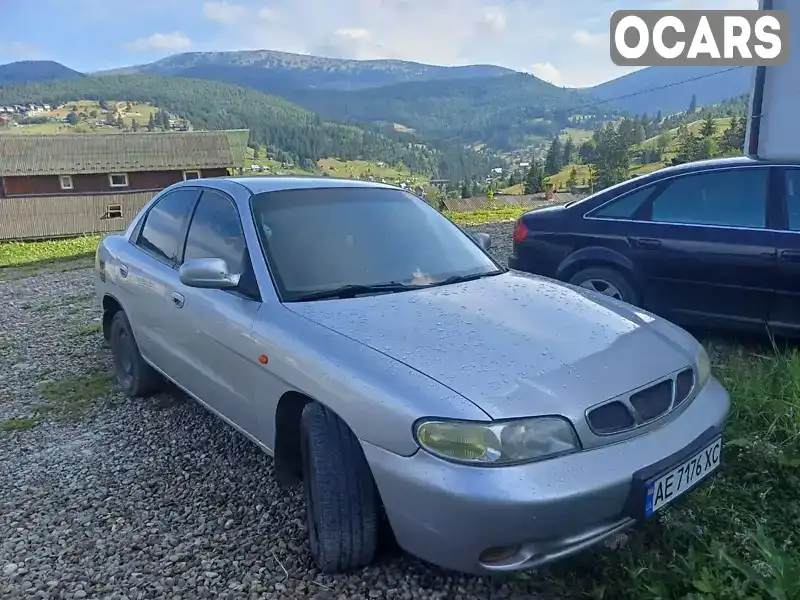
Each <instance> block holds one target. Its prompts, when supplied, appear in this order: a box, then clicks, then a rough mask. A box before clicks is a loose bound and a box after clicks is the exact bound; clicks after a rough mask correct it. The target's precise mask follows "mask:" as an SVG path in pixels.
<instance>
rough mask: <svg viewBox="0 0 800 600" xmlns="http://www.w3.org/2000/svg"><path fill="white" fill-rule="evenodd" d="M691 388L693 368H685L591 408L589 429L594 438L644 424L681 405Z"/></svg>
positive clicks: (692, 384) (588, 416)
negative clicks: (626, 394) (594, 434)
mask: <svg viewBox="0 0 800 600" xmlns="http://www.w3.org/2000/svg"><path fill="white" fill-rule="evenodd" d="M693 388H694V371H693V369H684V370H683V371H681V372H679V373H678V374H677V375H674V376H672V377H670V378H669V379H664V380H662V381H659V382H658V383H656V384H654V385H651V386H648V387H646V388H644V389H642V390H639V391H637V392H635V393H633V394H631V395H630V396H629V397H628V398H626V399H617V400H613V401H611V402H608V403H606V404H603V405H601V406H598V407H596V408H593V409H591V410H590V411H589V412H588V413H587V415H586V418H587V421H588V422H589V427H591V429H592V431H593V432H594V433H596V434H597V435H612V434H615V433H621V432H623V431H627V430H629V429H635V428H636V427H640V426H642V425H646V424H647V423H650V422H651V421H654V420H655V419H658V418H659V417H662V416H664V415H665V414H667V413H668V412H669V411H671V410H672V409H674V408H675V407H676V406H678V405H679V404H681V403H683V402H684V401H685V400H686V399H687V398H688V397H689V396H690V394H691V393H692V390H693Z"/></svg>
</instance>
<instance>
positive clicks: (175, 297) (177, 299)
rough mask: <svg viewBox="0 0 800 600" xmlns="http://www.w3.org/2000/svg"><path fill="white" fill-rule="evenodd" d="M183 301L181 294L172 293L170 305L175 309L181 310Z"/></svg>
mask: <svg viewBox="0 0 800 600" xmlns="http://www.w3.org/2000/svg"><path fill="white" fill-rule="evenodd" d="M184 301H185V298H184V297H183V294H179V293H178V292H172V304H173V305H174V306H175V308H183V303H184Z"/></svg>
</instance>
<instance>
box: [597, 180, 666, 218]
mask: <svg viewBox="0 0 800 600" xmlns="http://www.w3.org/2000/svg"><path fill="white" fill-rule="evenodd" d="M654 190H655V186H653V185H648V186H646V187H643V188H641V189H638V190H636V191H634V192H631V193H630V194H628V195H627V196H623V197H622V198H619V199H617V200H612V201H611V202H609V203H608V204H604V205H603V206H601V207H599V208H598V209H596V210H595V211H593V212H592V213H591V214H590V216H592V217H595V218H600V219H630V218H632V217H633V214H634V213H635V212H636V210H637V209H638V208H639V207H640V206H641V205H642V204H644V201H645V200H647V199H648V198H649V197H650V194H652V193H653V191H654Z"/></svg>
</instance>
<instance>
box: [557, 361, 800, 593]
mask: <svg viewBox="0 0 800 600" xmlns="http://www.w3.org/2000/svg"><path fill="white" fill-rule="evenodd" d="M715 373H716V376H717V377H718V378H719V379H720V380H721V381H722V382H723V384H724V385H725V386H726V388H727V389H728V391H729V392H730V394H731V399H732V405H733V406H732V412H731V417H730V421H729V424H728V427H727V432H726V443H725V458H724V462H723V467H722V470H721V472H720V473H719V475H717V477H716V478H715V479H714V480H713V482H712V483H711V485H708V486H705V487H702V488H700V489H698V490H697V491H696V492H695V493H693V494H691V495H690V496H689V497H687V498H686V499H685V500H683V501H679V502H678V503H677V505H676V506H674V507H671V508H668V509H667V510H666V511H665V512H664V513H663V514H662V515H660V516H659V517H658V518H657V519H653V520H652V521H650V522H648V523H647V524H646V525H645V526H644V527H642V528H640V529H637V530H635V531H633V532H631V533H630V541H629V544H628V546H627V547H626V548H625V549H623V550H620V551H616V552H613V553H610V552H592V553H588V554H587V555H584V556H581V557H576V558H575V559H574V560H571V561H568V563H569V565H568V566H566V567H564V566H560V565H557V566H555V567H554V568H553V570H552V572H551V576H550V577H549V578H548V579H549V581H550V582H551V583H554V584H555V585H556V587H558V588H559V589H560V590H562V591H563V592H566V593H569V594H575V595H577V596H583V597H591V598H613V599H615V600H617V599H619V600H633V599H636V600H639V599H641V600H645V599H647V600H650V599H663V600H689V599H691V600H701V599H702V600H717V599H723V598H724V599H726V600H744V599H745V598H748V599H764V600H793V599H798V598H800V503H798V501H797V498H798V497H799V496H800V350H798V349H792V350H781V351H776V353H775V354H774V355H772V356H767V355H764V354H757V353H754V352H752V351H748V350H745V349H742V348H741V347H737V348H735V349H727V350H723V351H721V353H720V355H719V359H718V361H717V364H716V366H715ZM565 568H566V569H568V572H565V571H564V570H563V569H565Z"/></svg>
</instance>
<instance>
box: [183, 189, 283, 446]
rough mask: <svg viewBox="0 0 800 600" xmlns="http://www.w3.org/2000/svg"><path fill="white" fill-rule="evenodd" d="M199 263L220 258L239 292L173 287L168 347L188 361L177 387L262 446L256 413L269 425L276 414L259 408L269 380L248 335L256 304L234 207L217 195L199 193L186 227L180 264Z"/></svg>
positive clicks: (257, 308)
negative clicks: (234, 276) (176, 302)
mask: <svg viewBox="0 0 800 600" xmlns="http://www.w3.org/2000/svg"><path fill="white" fill-rule="evenodd" d="M197 258H221V259H223V260H225V262H226V263H227V265H228V269H229V270H230V272H231V273H238V274H241V278H240V284H239V286H238V287H236V288H232V289H226V290H213V289H201V288H192V287H188V286H184V285H183V284H180V283H179V284H178V285H177V287H176V293H177V294H178V295H179V300H180V306H175V308H174V310H173V320H172V327H173V331H174V337H173V343H174V344H175V346H176V347H177V348H178V349H179V352H180V354H181V356H184V357H185V358H186V360H185V362H184V363H183V364H182V365H181V366H180V372H179V374H178V376H177V380H178V382H179V383H180V384H181V385H182V386H183V387H184V388H185V389H186V390H187V391H189V392H190V393H192V394H193V395H194V396H196V397H197V398H199V399H200V400H202V401H203V402H205V403H206V404H208V405H209V407H211V408H212V409H213V410H215V411H216V412H217V413H219V414H221V415H222V416H223V417H225V418H227V419H229V420H230V421H232V422H233V423H234V424H236V425H237V426H238V427H240V428H242V429H244V430H245V431H247V432H248V433H250V434H252V435H253V436H254V437H257V438H259V439H260V438H261V435H260V433H261V429H262V427H261V423H260V422H259V419H261V409H266V410H265V412H268V413H269V417H270V418H271V417H272V415H274V407H273V408H272V409H271V410H269V409H268V408H266V407H265V405H264V403H265V402H266V401H267V400H268V398H269V393H268V390H266V389H264V386H265V381H267V380H268V374H267V372H266V370H265V369H264V366H263V365H262V364H261V363H260V362H259V355H260V352H259V351H258V347H257V345H256V344H255V343H254V342H253V336H252V328H253V321H254V320H255V317H256V313H257V312H258V310H259V308H260V307H261V298H260V296H259V292H258V287H257V284H256V282H255V277H254V275H253V270H252V266H251V263H250V257H249V254H248V248H247V244H246V242H245V239H244V234H243V232H242V226H241V221H240V218H239V214H238V211H237V209H236V205H235V204H234V202H233V200H232V199H230V198H229V197H227V196H226V195H224V194H223V193H221V192H218V191H215V190H204V191H203V194H202V196H201V197H200V201H199V202H198V203H197V208H196V209H195V212H194V214H193V215H192V218H191V221H190V223H189V229H188V232H187V236H186V245H185V249H184V250H183V253H182V261H183V262H185V261H187V260H191V259H197ZM254 403H258V406H256V405H255V404H254ZM268 425H269V424H268Z"/></svg>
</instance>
